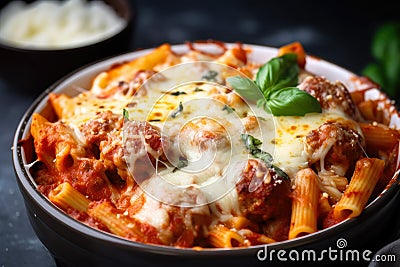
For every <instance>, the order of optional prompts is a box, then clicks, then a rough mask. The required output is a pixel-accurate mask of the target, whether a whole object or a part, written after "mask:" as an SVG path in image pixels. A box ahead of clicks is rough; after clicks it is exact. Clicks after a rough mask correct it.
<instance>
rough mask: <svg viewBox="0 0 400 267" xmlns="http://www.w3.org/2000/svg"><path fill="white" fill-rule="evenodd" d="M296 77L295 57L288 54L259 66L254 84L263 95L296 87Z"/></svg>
mask: <svg viewBox="0 0 400 267" xmlns="http://www.w3.org/2000/svg"><path fill="white" fill-rule="evenodd" d="M298 76H299V66H298V65H297V55H296V54H293V53H289V54H285V55H283V56H280V57H275V58H273V59H271V60H270V61H268V62H267V63H265V64H264V65H263V66H261V68H260V69H259V71H258V72H257V75H256V84H257V86H258V87H259V88H260V89H261V91H262V92H263V93H264V95H265V93H267V92H268V91H273V90H278V89H281V88H284V87H292V86H296V85H297V84H298ZM266 97H267V96H266Z"/></svg>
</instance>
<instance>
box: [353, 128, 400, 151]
mask: <svg viewBox="0 0 400 267" xmlns="http://www.w3.org/2000/svg"><path fill="white" fill-rule="evenodd" d="M360 127H361V130H362V132H363V134H364V137H365V142H366V144H367V148H369V150H373V151H378V150H392V149H393V147H394V146H396V145H398V144H399V138H400V134H399V132H398V131H397V130H394V129H391V128H389V127H388V126H386V125H383V124H370V123H360Z"/></svg>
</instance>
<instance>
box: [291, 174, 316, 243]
mask: <svg viewBox="0 0 400 267" xmlns="http://www.w3.org/2000/svg"><path fill="white" fill-rule="evenodd" d="M294 186H295V188H294V191H293V202H292V218H291V221H290V230H289V239H293V238H296V237H299V236H302V235H306V234H310V233H313V232H315V231H317V217H318V215H317V211H318V200H319V188H318V176H317V174H316V173H315V172H314V171H313V170H312V169H310V168H306V169H302V170H300V171H299V172H297V174H296V177H295V180H294Z"/></svg>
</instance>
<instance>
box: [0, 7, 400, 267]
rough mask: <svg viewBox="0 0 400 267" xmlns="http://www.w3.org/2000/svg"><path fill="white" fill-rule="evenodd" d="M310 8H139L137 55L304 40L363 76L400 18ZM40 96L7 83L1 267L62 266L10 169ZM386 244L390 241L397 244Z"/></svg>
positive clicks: (0, 185)
mask: <svg viewBox="0 0 400 267" xmlns="http://www.w3.org/2000/svg"><path fill="white" fill-rule="evenodd" d="M303 2H304V1H290V0H286V1H282V0H276V1H255V0H247V1H243V0H240V1H226V0H223V1H217V0H201V1H178V0H169V1H161V0H148V1H144V0H142V1H139V0H138V1H135V2H133V1H132V7H133V10H134V12H135V13H136V14H137V20H136V26H135V31H134V32H132V36H133V37H134V38H133V41H134V42H133V44H132V46H131V49H132V50H136V49H141V48H148V47H154V46H157V45H160V44H162V43H164V42H168V43H173V44H174V43H182V42H185V41H195V40H206V39H216V40H220V41H226V42H236V41H240V42H243V43H250V44H260V45H267V46H281V45H284V44H287V43H289V42H292V41H300V42H301V43H302V44H303V46H304V48H305V50H306V51H307V52H308V53H309V54H313V55H315V56H318V57H321V58H324V59H326V60H328V61H331V62H333V63H336V64H338V65H341V66H343V67H345V68H347V69H349V70H351V71H354V72H356V73H358V74H360V73H361V71H362V69H363V68H364V67H365V65H366V64H367V63H368V62H370V61H371V60H372V58H371V55H370V42H371V39H372V35H373V33H374V31H375V30H376V28H377V27H378V26H379V25H381V24H382V23H384V22H387V21H390V20H393V19H398V14H397V13H396V8H394V6H392V5H388V4H386V3H385V1H373V2H371V4H373V5H368V4H367V2H365V3H363V4H356V3H353V2H351V1H315V2H314V3H313V2H307V3H303ZM361 3H362V2H361ZM0 60H1V59H0ZM35 96H36V94H31V95H29V94H23V93H19V91H18V90H17V88H11V87H10V86H8V85H6V84H5V83H4V82H2V81H1V80H0V116H1V123H0V152H1V153H0V266H1V267H3V266H6V267H9V266H19V267H23V266H37V267H42V266H43V267H47V266H48V267H50V266H55V263H54V261H53V259H52V257H51V255H50V254H49V253H48V251H47V250H46V248H45V247H44V246H43V245H42V244H41V242H40V241H39V240H38V239H37V238H36V236H35V234H34V233H33V231H32V228H31V226H30V224H29V222H28V220H27V216H26V214H25V207H24V204H23V201H22V197H21V195H20V192H19V190H18V188H17V184H16V180H15V176H14V172H13V168H12V162H11V145H12V139H13V135H14V131H15V129H16V127H17V124H18V122H19V120H20V118H21V116H22V115H23V113H24V111H25V110H26V109H27V108H28V106H29V105H30V104H31V103H32V101H33V100H34V98H35ZM382 238H389V239H387V240H388V242H389V240H390V238H392V237H382Z"/></svg>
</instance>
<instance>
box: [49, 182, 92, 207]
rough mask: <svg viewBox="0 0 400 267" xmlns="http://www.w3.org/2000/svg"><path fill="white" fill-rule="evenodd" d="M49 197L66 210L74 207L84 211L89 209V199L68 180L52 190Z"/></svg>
mask: <svg viewBox="0 0 400 267" xmlns="http://www.w3.org/2000/svg"><path fill="white" fill-rule="evenodd" d="M49 199H50V201H51V202H53V203H55V204H56V205H57V206H59V207H61V208H63V209H64V210H65V209H67V208H73V209H76V210H78V211H82V212H86V211H87V210H88V206H89V203H90V200H89V199H87V198H86V197H85V196H84V195H83V194H81V193H80V192H79V191H78V190H76V189H75V188H74V187H72V185H71V184H70V183H68V182H64V183H62V184H60V185H58V186H57V187H56V188H54V189H53V190H51V191H50V193H49Z"/></svg>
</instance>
